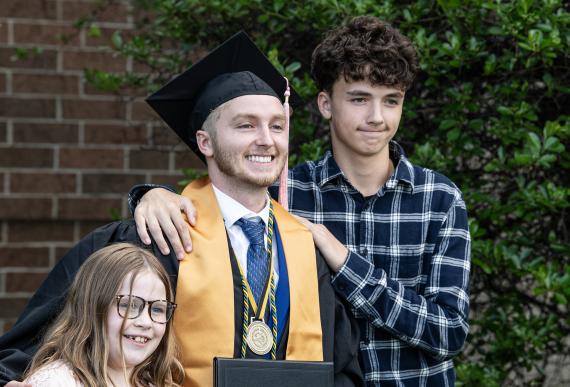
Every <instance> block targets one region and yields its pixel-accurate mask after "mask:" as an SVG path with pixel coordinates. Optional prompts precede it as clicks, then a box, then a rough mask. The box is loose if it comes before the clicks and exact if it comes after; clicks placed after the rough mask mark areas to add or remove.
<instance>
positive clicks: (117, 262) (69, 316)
mask: <svg viewBox="0 0 570 387" xmlns="http://www.w3.org/2000/svg"><path fill="white" fill-rule="evenodd" d="M146 272H151V273H153V274H156V275H157V277H158V278H159V279H160V281H161V282H162V283H163V284H164V287H165V289H166V297H167V299H168V300H169V301H171V302H173V301H174V293H173V291H172V287H171V286H170V281H169V279H168V274H167V272H166V270H165V269H164V267H163V266H162V265H161V264H160V262H159V261H158V259H157V258H156V257H155V256H154V255H152V254H151V253H150V252H149V251H147V250H145V249H142V248H140V247H137V246H134V245H131V244H129V243H117V244H113V245H110V246H107V247H104V248H102V249H100V250H98V251H96V252H95V253H93V254H92V255H91V256H90V257H89V258H87V260H86V261H85V262H84V263H83V265H81V267H80V269H79V271H78V272H77V274H76V275H75V279H74V280H73V283H72V284H71V286H70V288H69V292H68V295H67V300H66V303H65V306H64V307H63V310H62V312H61V314H60V315H59V316H58V317H57V319H56V320H55V321H54V322H53V324H52V325H51V326H50V328H49V330H48V331H47V333H46V335H45V337H44V339H43V342H42V344H41V346H40V348H39V349H38V351H37V353H36V355H35V356H34V358H33V360H32V364H31V366H30V368H29V369H28V371H27V372H26V376H29V375H31V374H33V372H34V371H36V370H38V369H39V368H41V367H42V366H43V365H46V364H49V363H52V362H54V361H57V360H63V361H64V362H66V363H67V364H68V365H69V367H70V368H71V369H72V371H73V372H74V375H75V376H76V377H77V378H78V379H79V380H80V382H81V383H82V384H83V385H84V386H89V387H92V386H93V387H95V386H106V375H107V369H108V365H107V359H108V357H109V342H108V340H109V337H108V332H107V324H106V322H107V315H108V313H109V312H110V311H111V309H113V308H116V303H115V302H116V295H117V291H118V290H119V288H120V287H121V284H122V283H123V281H124V280H125V278H127V276H128V275H131V277H130V283H129V288H130V289H131V290H130V291H132V287H133V283H134V281H135V279H136V277H137V276H138V275H140V274H141V273H146ZM172 321H173V319H170V321H169V322H168V323H167V325H166V330H165V333H164V336H163V338H162V340H161V342H160V344H159V345H158V347H157V348H156V349H155V351H154V352H153V354H152V355H151V356H149V357H148V358H147V359H146V360H145V361H143V362H142V363H141V364H139V365H137V366H136V367H135V368H134V370H133V373H132V375H131V380H130V383H131V384H132V385H143V386H151V385H154V386H180V384H181V383H182V380H183V378H184V369H183V368H182V365H181V364H180V362H179V361H178V357H179V356H178V349H177V346H176V342H175V339H174V333H173V332H172ZM124 325H125V321H123V325H122V326H121V330H122V329H124ZM121 348H122V345H121Z"/></svg>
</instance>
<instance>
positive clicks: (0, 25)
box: [0, 22, 8, 43]
mask: <svg viewBox="0 0 570 387" xmlns="http://www.w3.org/2000/svg"><path fill="white" fill-rule="evenodd" d="M0 43H8V23H6V22H0Z"/></svg>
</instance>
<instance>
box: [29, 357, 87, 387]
mask: <svg viewBox="0 0 570 387" xmlns="http://www.w3.org/2000/svg"><path fill="white" fill-rule="evenodd" d="M24 382H25V383H29V384H31V385H32V386H34V387H40V386H41V387H83V384H81V383H80V382H79V380H78V379H76V378H75V375H74V374H73V371H72V370H71V368H69V366H68V365H67V363H66V362H64V361H63V360H56V361H54V362H53V363H49V364H46V365H44V366H43V367H41V368H39V369H38V370H37V371H36V372H34V373H33V374H32V375H30V376H29V377H28V378H27V379H26V380H24Z"/></svg>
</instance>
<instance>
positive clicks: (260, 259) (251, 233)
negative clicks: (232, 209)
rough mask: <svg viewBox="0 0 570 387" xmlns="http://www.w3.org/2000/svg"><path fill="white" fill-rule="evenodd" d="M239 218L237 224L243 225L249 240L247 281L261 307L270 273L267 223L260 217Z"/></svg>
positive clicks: (242, 227)
mask: <svg viewBox="0 0 570 387" xmlns="http://www.w3.org/2000/svg"><path fill="white" fill-rule="evenodd" d="M251 219H252V220H246V219H244V218H241V219H239V220H238V221H237V222H236V223H235V224H237V225H238V226H240V227H241V229H242V231H243V233H244V234H245V236H246V237H247V239H248V240H249V248H248V249H247V283H248V284H249V287H250V288H251V292H252V293H253V297H254V298H255V303H256V304H257V305H258V307H259V302H260V298H261V292H262V291H263V287H264V285H265V281H266V280H267V274H268V273H269V259H268V257H267V252H266V250H265V242H264V234H265V224H264V223H263V221H262V220H261V218H259V217H254V218H251Z"/></svg>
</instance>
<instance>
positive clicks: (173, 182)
mask: <svg viewBox="0 0 570 387" xmlns="http://www.w3.org/2000/svg"><path fill="white" fill-rule="evenodd" d="M184 179H185V176H184V175H182V174H178V175H153V176H151V178H150V183H152V184H168V185H170V186H172V187H174V188H176V189H177V190H179V191H180V189H181V188H183V187H181V186H180V184H179V183H180V182H181V181H182V180H184Z"/></svg>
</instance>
